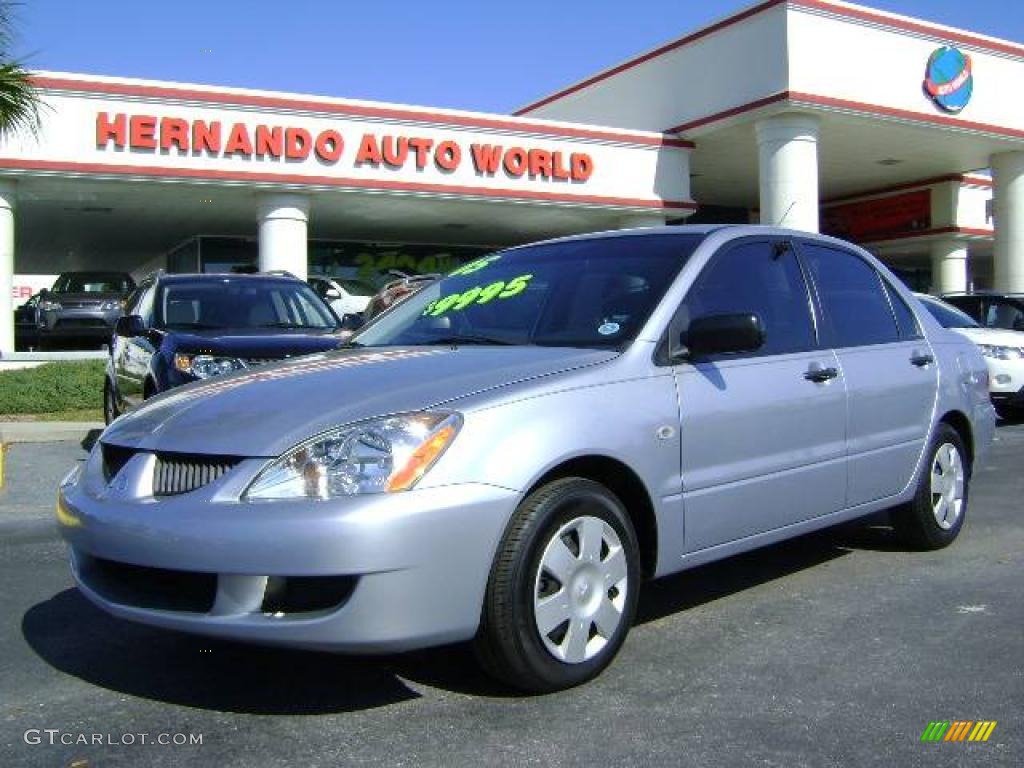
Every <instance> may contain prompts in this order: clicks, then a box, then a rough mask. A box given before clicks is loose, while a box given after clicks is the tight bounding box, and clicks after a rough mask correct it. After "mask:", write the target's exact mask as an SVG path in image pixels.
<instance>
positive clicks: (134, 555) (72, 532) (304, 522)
mask: <svg viewBox="0 0 1024 768" xmlns="http://www.w3.org/2000/svg"><path fill="white" fill-rule="evenodd" d="M97 461H98V459H97V457H96V456H95V454H94V455H93V456H92V457H91V458H90V460H89V462H88V464H87V466H86V467H85V469H84V472H83V475H89V474H93V477H92V479H91V480H90V479H88V478H85V479H80V480H79V481H78V482H76V483H73V484H70V485H65V486H63V487H62V488H61V489H60V491H59V493H58V500H57V517H58V522H59V525H60V529H61V532H62V534H63V536H64V538H65V539H66V540H67V541H68V543H69V544H70V545H71V551H72V556H71V560H72V571H73V573H74V577H75V580H76V582H77V584H78V586H79V588H80V589H81V591H82V592H83V593H84V594H85V595H86V596H87V597H88V598H89V599H90V600H92V601H93V602H94V603H96V604H97V605H99V606H100V607H101V608H103V609H105V610H106V611H108V612H110V613H112V614H114V615H116V616H120V617H122V618H125V619H129V620H133V621H139V622H143V623H146V624H152V625H156V626H161V627H167V628H171V629H177V630H184V631H188V632H196V633H202V634H208V635H217V636H221V637H228V638H234V639H238V640H245V641H253V642H261V643H271V644H281V645H290V646H297V647H306V648H317V649H324V650H337V651H353V652H357V651H358V652H385V651H397V650H407V649H411V648H418V647H426V646H431V645H439V644H443V643H447V642H455V641H460V640H464V639H468V638H470V637H472V636H473V635H474V633H475V632H476V629H477V625H478V623H479V618H480V609H481V606H482V603H483V596H484V590H485V588H486V584H487V578H488V575H489V572H490V568H491V563H492V560H493V557H494V552H495V550H496V548H497V546H498V542H499V539H500V537H501V535H502V533H503V531H504V528H505V525H506V523H507V521H508V520H509V518H510V517H511V515H512V513H513V511H514V509H515V507H516V505H517V504H518V502H519V500H520V495H519V494H518V493H516V492H514V491H511V490H507V489H504V488H498V487H494V486H489V485H482V484H471V485H456V486H446V487H440V488H431V489H423V490H413V491H409V492H405V493H396V494H375V495H367V496H360V497H352V498H347V499H341V500H337V501H327V502H304V501H291V502H283V503H281V502H273V503H271V502H262V503H251V502H243V501H239V500H238V499H237V497H238V494H239V486H240V485H241V483H242V482H243V481H241V480H239V477H238V475H241V476H242V477H243V478H244V477H246V476H251V475H252V474H253V472H254V471H258V466H261V465H262V462H261V461H253V460H250V461H248V462H243V464H242V465H240V466H239V467H238V470H240V471H239V472H232V473H229V474H228V475H226V476H225V477H224V478H222V479H221V480H220V481H217V482H215V483H212V484H211V485H210V486H206V487H204V488H201V489H199V490H197V491H193V492H191V493H186V494H182V495H180V496H173V497H165V498H161V499H154V498H152V497H150V498H148V499H146V498H118V496H119V495H120V494H121V493H122V492H120V491H117V490H115V489H109V491H102V490H101V491H99V492H97V487H96V486H97V483H96V478H95V476H94V473H95V470H96V467H95V466H92V467H91V468H90V466H89V465H95V463H96V462H97ZM247 465H248V466H247ZM115 482H116V478H115ZM245 482H247V481H245ZM88 486H92V487H91V488H88ZM241 487H244V485H241ZM128 495H130V490H129V492H128ZM232 496H234V497H235V500H234V501H231V500H229V499H230V498H231V497H232ZM100 564H102V565H103V566H104V567H103V568H98V567H97V566H98V565H100ZM111 564H112V565H111ZM126 565H127V566H142V568H141V569H134V573H135V574H138V577H137V579H136V576H134V575H133V569H131V568H130V567H125V566H126ZM157 569H159V570H157ZM111 572H113V573H114V577H115V578H121V579H122V583H118V584H113V585H111V583H110V577H111ZM169 572H175V573H169ZM203 575H205V579H204V578H203ZM317 576H319V577H350V578H348V579H347V580H346V579H339V580H337V581H338V582H339V583H344V582H346V581H347V582H348V587H347V588H345V589H342V590H341V591H340V592H339V598H340V599H339V602H338V603H337V604H335V605H332V606H330V607H327V608H324V607H322V606H321V607H319V608H318V609H316V610H296V611H294V612H292V611H289V610H288V609H287V608H286V609H285V610H281V609H280V608H279V607H274V606H269V605H268V592H267V590H268V584H273V583H274V582H275V580H276V581H278V582H280V581H281V580H280V577H286V578H287V577H292V578H293V579H294V577H317ZM268 577H271V578H270V579H269V580H268ZM274 577H277V578H276V579H275V578H274ZM162 579H163V580H164V582H163V585H162V586H161V580H162ZM190 580H191V581H190ZM143 582H145V584H146V589H145V590H144V589H142V588H141V585H142V583H143ZM204 584H206V585H209V586H207V587H204V586H203V585H204ZM136 587H139V588H138V589H136ZM154 588H156V589H157V590H159V591H161V592H162V593H163V594H161V595H160V597H161V600H160V601H159V602H157V603H154V601H153V599H152V598H153V589H154ZM203 588H208V589H212V590H214V592H213V594H212V595H211V596H210V605H208V606H206V607H204V608H201V609H199V610H196V609H195V607H194V606H191V607H190V606H189V605H188V601H187V600H185V601H184V602H182V601H180V600H178V601H176V600H175V598H176V597H186V598H187V597H188V596H187V595H183V594H175V593H176V592H178V593H181V592H183V591H187V590H199V589H203ZM339 588H340V587H339ZM168 606H172V607H168Z"/></svg>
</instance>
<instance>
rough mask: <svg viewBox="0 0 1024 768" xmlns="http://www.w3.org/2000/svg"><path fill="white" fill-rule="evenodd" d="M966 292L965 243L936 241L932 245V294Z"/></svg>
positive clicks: (959, 241) (960, 241) (950, 240)
mask: <svg viewBox="0 0 1024 768" xmlns="http://www.w3.org/2000/svg"><path fill="white" fill-rule="evenodd" d="M966 290H967V243H965V242H963V241H962V240H953V239H949V240H937V241H936V242H934V243H932V293H935V294H942V293H954V292H957V291H966Z"/></svg>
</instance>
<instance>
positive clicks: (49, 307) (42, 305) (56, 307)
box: [39, 299, 64, 312]
mask: <svg viewBox="0 0 1024 768" xmlns="http://www.w3.org/2000/svg"><path fill="white" fill-rule="evenodd" d="M39 309H41V310H42V311H43V312H58V311H60V310H62V309H64V307H63V306H61V303H60V302H59V301H50V300H49V299H46V300H44V301H40V302H39Z"/></svg>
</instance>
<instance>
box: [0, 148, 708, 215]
mask: <svg viewBox="0 0 1024 768" xmlns="http://www.w3.org/2000/svg"><path fill="white" fill-rule="evenodd" d="M5 169H8V170H25V171H45V172H50V173H53V172H57V173H59V172H65V173H80V174H93V175H115V176H142V177H151V178H169V179H194V180H196V181H244V182H249V183H267V184H295V185H303V186H313V187H341V188H350V189H366V190H372V191H379V192H386V191H390V192H412V193H420V194H444V195H458V196H467V197H484V198H502V199H510V200H526V201H538V202H560V203H570V204H581V205H588V204H589V205H608V206H617V207H623V208H651V209H658V210H696V208H697V204H696V203H694V202H692V201H689V200H644V199H640V198H632V197H606V196H604V195H570V194H559V193H557V192H540V191H536V190H528V189H490V188H488V187H470V186H462V185H451V186H445V185H441V184H426V183H422V182H414V181H394V180H387V179H353V178H344V177H337V176H302V175H297V174H284V173H258V172H244V171H222V170H202V169H198V168H195V169H193V168H155V167H151V166H137V165H114V164H109V165H108V164H106V163H72V162H60V161H50V160H18V159H15V158H9V157H4V158H0V170H5Z"/></svg>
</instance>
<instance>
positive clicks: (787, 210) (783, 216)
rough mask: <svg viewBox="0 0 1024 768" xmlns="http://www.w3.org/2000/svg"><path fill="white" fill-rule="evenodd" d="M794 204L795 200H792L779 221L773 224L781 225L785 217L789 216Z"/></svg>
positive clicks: (784, 221)
mask: <svg viewBox="0 0 1024 768" xmlns="http://www.w3.org/2000/svg"><path fill="white" fill-rule="evenodd" d="M794 205H796V200H794V201H793V202H792V203H790V204H789V208H787V209H786V212H785V213H784V214H782V218H781V219H779V223H778V224H776V225H775V226H777V227H781V226H782V225H783V224H785V223H786V218H787V217H788V216H789V212H790V211H792V210H793V206H794Z"/></svg>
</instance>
